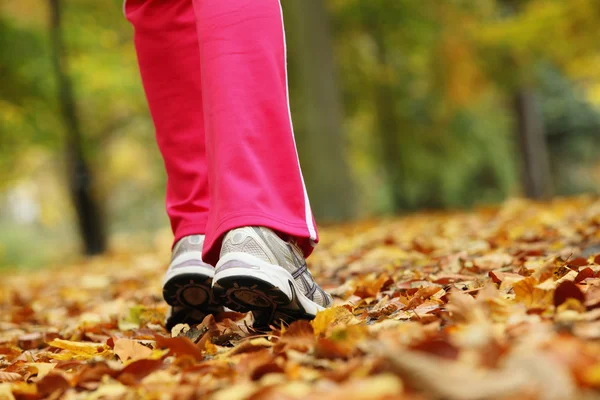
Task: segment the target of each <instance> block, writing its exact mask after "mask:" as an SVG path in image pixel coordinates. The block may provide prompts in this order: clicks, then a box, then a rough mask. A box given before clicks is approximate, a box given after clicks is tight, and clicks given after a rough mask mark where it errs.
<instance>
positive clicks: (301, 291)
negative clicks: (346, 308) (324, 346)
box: [213, 227, 332, 326]
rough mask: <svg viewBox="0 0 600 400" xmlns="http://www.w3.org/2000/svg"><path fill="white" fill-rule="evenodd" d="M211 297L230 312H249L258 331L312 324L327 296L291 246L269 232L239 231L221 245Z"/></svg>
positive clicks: (328, 301)
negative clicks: (278, 324) (298, 321)
mask: <svg viewBox="0 0 600 400" xmlns="http://www.w3.org/2000/svg"><path fill="white" fill-rule="evenodd" d="M213 293H214V296H215V298H220V299H221V303H222V304H223V305H224V306H226V307H227V308H230V309H233V310H235V311H241V312H248V311H252V312H253V314H254V317H255V320H256V322H257V323H258V324H259V325H264V326H268V324H270V323H271V322H277V321H279V320H284V321H286V322H289V321H292V320H296V319H313V318H314V317H315V315H316V314H317V312H318V311H320V310H323V309H324V308H327V307H329V306H331V304H332V299H331V296H330V295H329V294H327V293H325V291H323V289H321V287H320V286H319V285H317V284H316V282H315V281H314V279H313V277H312V275H311V274H310V271H309V270H308V268H307V266H306V260H305V259H304V255H303V253H302V251H301V250H300V248H299V247H298V246H297V245H296V244H295V243H293V242H292V243H288V242H286V241H284V240H282V239H281V238H280V237H279V236H277V234H275V232H273V231H272V230H271V229H268V228H264V227H244V228H238V229H234V230H232V231H229V232H228V233H227V234H226V235H225V238H224V239H223V245H222V247H221V255H220V259H219V262H218V263H217V266H216V268H215V276H214V279H213Z"/></svg>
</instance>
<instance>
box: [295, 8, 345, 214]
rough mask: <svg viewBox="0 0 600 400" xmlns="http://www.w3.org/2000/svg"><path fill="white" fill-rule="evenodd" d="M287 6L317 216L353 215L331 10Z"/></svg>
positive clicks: (304, 153)
mask: <svg viewBox="0 0 600 400" xmlns="http://www.w3.org/2000/svg"><path fill="white" fill-rule="evenodd" d="M285 8H286V11H287V12H288V13H286V15H288V14H289V16H288V20H289V21H290V23H289V24H288V27H289V29H288V36H289V37H290V38H291V39H292V40H291V46H290V49H291V51H290V52H293V53H295V54H294V55H293V56H292V57H290V59H291V61H292V65H291V68H290V70H291V72H292V73H293V74H294V75H296V77H295V81H296V82H297V85H296V90H301V91H302V94H301V98H302V99H303V101H302V102H301V103H300V104H299V105H300V107H299V109H300V111H301V115H299V116H300V117H301V119H302V121H303V123H302V124H297V126H298V127H299V128H300V129H299V130H300V132H299V134H298V135H297V138H296V139H297V141H298V147H299V149H300V156H301V159H302V160H303V162H302V169H303V171H304V174H305V177H306V185H307V186H308V192H309V193H310V197H311V199H312V201H311V203H312V204H313V209H314V213H315V216H316V217H317V218H318V219H322V220H328V221H342V220H347V219H349V218H351V217H353V216H354V215H355V208H356V207H355V199H354V196H355V193H354V185H353V182H352V178H351V174H350V169H349V167H348V164H347V161H346V142H345V139H344V134H343V131H342V109H341V103H340V92H339V90H338V86H337V78H336V71H335V69H336V68H335V64H334V61H333V48H332V43H331V37H330V35H331V33H330V28H329V16H328V15H327V10H326V8H325V4H324V2H323V0H303V1H290V2H286V3H285ZM316 60H318V61H317V62H316ZM297 130H298V129H297Z"/></svg>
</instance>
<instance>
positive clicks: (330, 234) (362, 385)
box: [0, 197, 600, 400]
mask: <svg viewBox="0 0 600 400" xmlns="http://www.w3.org/2000/svg"><path fill="white" fill-rule="evenodd" d="M321 234H322V243H321V245H320V246H319V248H318V250H317V251H316V252H315V254H314V256H313V257H311V259H310V264H311V268H312V270H313V274H314V275H315V276H316V277H317V278H318V280H319V281H320V282H322V283H323V285H324V286H325V287H326V288H327V289H328V290H329V291H330V292H332V293H333V294H334V295H335V297H336V301H335V307H334V308H331V309H329V310H327V311H324V312H322V313H320V314H319V315H318V316H317V318H316V319H315V320H314V321H313V322H311V323H309V322H305V321H304V322H296V323H293V324H292V325H290V326H286V327H277V328H274V329H273V330H272V331H268V332H264V331H255V330H253V329H252V327H251V324H252V318H251V315H245V314H237V313H224V314H222V315H215V316H214V317H212V316H209V317H207V318H206V319H205V320H204V322H203V323H202V324H200V325H198V326H192V327H189V326H181V325H180V326H177V327H175V329H174V330H173V332H166V331H165V329H164V328H163V326H162V321H163V318H164V313H165V311H166V306H165V305H164V304H163V302H162V301H161V298H160V293H161V290H160V289H161V288H160V280H161V277H162V272H163V270H164V267H165V264H166V261H167V259H168V253H166V251H167V250H168V243H167V242H164V243H163V242H161V243H160V244H162V245H161V246H157V247H160V248H163V249H164V252H157V253H146V254H125V255H119V254H113V255H111V256H106V257H102V258H97V259H92V260H89V261H87V262H85V263H80V264H78V265H72V266H64V267H61V268H58V269H43V270H40V271H36V272H23V273H17V274H11V275H8V276H6V275H7V274H5V276H3V279H2V282H1V283H0V290H1V292H0V293H1V298H2V303H1V309H0V312H1V316H0V399H12V398H16V399H38V398H62V397H64V398H68V399H79V398H82V399H88V398H89V399H100V398H118V399H120V398H125V399H137V398H149V399H154V398H156V399H162V398H178V399H192V398H214V399H227V400H234V399H243V398H244V399H245V398H248V399H255V400H258V399H295V398H300V399H339V398H344V399H347V400H351V399H429V398H439V399H487V398H494V399H497V398H499V399H578V398H585V399H594V398H600V340H599V339H600V200H598V199H594V198H587V197H585V198H574V199H564V200H556V201H554V202H552V203H550V204H536V203H531V202H526V201H521V200H513V201H509V202H507V203H505V204H504V205H503V206H502V207H500V208H498V209H485V210H477V211H475V212H471V213H454V214H419V215H414V216H409V217H406V218H401V219H390V220H378V221H369V222H363V223H358V224H348V225H343V226H336V227H330V228H327V229H323V230H322V232H321Z"/></svg>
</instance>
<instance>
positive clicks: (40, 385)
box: [37, 373, 71, 398]
mask: <svg viewBox="0 0 600 400" xmlns="http://www.w3.org/2000/svg"><path fill="white" fill-rule="evenodd" d="M70 387H71V385H70V384H69V381H67V379H66V378H65V377H64V376H63V375H62V374H58V373H51V374H48V375H46V376H45V377H44V378H42V379H41V380H40V381H39V382H37V390H38V393H39V394H40V395H41V396H42V397H43V398H47V397H50V396H52V397H54V398H59V396H61V395H62V394H63V393H64V392H65V391H67V389H69V388H70Z"/></svg>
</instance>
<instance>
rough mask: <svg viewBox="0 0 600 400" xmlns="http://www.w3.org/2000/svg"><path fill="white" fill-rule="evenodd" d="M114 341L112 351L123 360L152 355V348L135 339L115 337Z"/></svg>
mask: <svg viewBox="0 0 600 400" xmlns="http://www.w3.org/2000/svg"><path fill="white" fill-rule="evenodd" d="M114 343H115V346H114V348H113V351H114V353H115V354H116V355H117V356H118V357H119V358H120V359H121V361H123V362H127V361H129V360H139V359H141V358H149V357H150V356H151V355H152V349H150V348H148V347H146V346H144V345H143V344H140V343H138V342H136V341H135V340H131V339H125V338H120V339H116V340H115V341H114Z"/></svg>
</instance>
